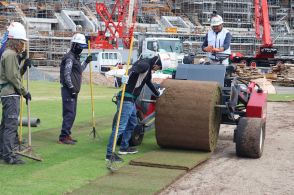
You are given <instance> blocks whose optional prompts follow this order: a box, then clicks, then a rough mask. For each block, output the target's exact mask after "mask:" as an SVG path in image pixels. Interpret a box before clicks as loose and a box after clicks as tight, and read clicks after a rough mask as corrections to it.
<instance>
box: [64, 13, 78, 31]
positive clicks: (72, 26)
mask: <svg viewBox="0 0 294 195" xmlns="http://www.w3.org/2000/svg"><path fill="white" fill-rule="evenodd" d="M70 13H71V11H67V10H62V11H61V14H60V16H61V17H62V19H63V20H64V21H65V22H66V25H67V26H68V27H69V28H70V29H71V30H72V31H74V32H75V31H77V25H76V24H75V23H74V21H73V20H72V19H71V18H70V17H69V14H70Z"/></svg>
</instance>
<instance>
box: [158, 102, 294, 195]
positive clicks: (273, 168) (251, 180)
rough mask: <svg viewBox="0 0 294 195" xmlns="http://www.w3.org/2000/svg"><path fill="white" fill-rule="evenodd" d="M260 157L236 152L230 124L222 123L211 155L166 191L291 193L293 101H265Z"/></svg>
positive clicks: (293, 178)
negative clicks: (264, 135) (262, 146)
mask: <svg viewBox="0 0 294 195" xmlns="http://www.w3.org/2000/svg"><path fill="white" fill-rule="evenodd" d="M267 113H268V115H267V124H266V138H265V146H264V152H263V156H262V157H261V158H260V159H244V158H238V157H236V155H235V144H234V143H233V141H232V140H233V127H231V126H225V125H224V126H222V127H221V130H220V136H219V139H218V146H217V149H216V151H215V152H214V154H213V155H212V157H211V158H210V159H209V160H208V161H206V162H204V163H203V164H202V165H200V166H198V167H196V168H194V169H193V170H192V171H191V172H189V173H188V174H186V175H185V176H184V177H182V178H181V179H180V180H178V181H176V182H175V183H174V184H173V185H171V186H170V187H168V188H167V189H166V190H165V191H163V192H162V193H161V195H166V194H205V195H210V194H213V195H215V194H224V195H233V194H234V195H235V194H238V195H241V194H246V195H247V194H248V195H249V194H250V195H251V194H264V195H271V194H273V195H276V194H279V195H280V194H283V195H284V194H289V195H290V194H291V195H293V194H294V102H289V103H268V112H267Z"/></svg>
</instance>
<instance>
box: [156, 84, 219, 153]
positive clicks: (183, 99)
mask: <svg viewBox="0 0 294 195" xmlns="http://www.w3.org/2000/svg"><path fill="white" fill-rule="evenodd" d="M162 87H165V88H166V90H165V93H164V94H163V95H162V96H161V97H160V98H159V99H158V100H157V102H156V117H155V129H156V131H155V132H156V141H157V144H158V145H159V146H160V147H163V148H176V149H191V150H203V151H213V150H214V149H215V147H216V143H217V138H218V132H219V128H220V120H221V113H220V108H217V107H216V105H217V104H220V103H221V90H220V87H219V85H218V83H216V82H206V81H205V82H202V81H190V80H189V81H188V80H172V79H167V80H165V81H164V82H163V83H162Z"/></svg>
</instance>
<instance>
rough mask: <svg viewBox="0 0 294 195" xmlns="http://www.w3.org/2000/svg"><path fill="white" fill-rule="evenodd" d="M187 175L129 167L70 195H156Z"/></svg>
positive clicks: (169, 170) (167, 170) (155, 169)
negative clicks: (155, 194)
mask: <svg viewBox="0 0 294 195" xmlns="http://www.w3.org/2000/svg"><path fill="white" fill-rule="evenodd" d="M185 173H186V171H184V170H171V169H161V168H151V167H142V166H130V165H127V166H124V167H122V168H121V169H119V171H117V172H115V173H113V174H109V175H107V176H104V177H101V178H98V179H96V180H95V181H92V182H90V183H89V184H88V185H85V186H83V187H81V188H79V189H77V190H75V191H73V192H71V193H68V194H73V195H74V194H77V195H80V194H87V195H89V194H95V195H96V194H115V195H120V194H129V195H131V194H134V195H137V194H140V195H144V194H154V193H156V192H159V191H161V190H162V189H164V188H166V187H167V186H169V185H170V184H172V183H173V182H174V181H176V180H177V179H178V178H179V177H181V176H183V175H184V174H185Z"/></svg>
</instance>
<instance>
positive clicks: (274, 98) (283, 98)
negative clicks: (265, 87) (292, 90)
mask: <svg viewBox="0 0 294 195" xmlns="http://www.w3.org/2000/svg"><path fill="white" fill-rule="evenodd" d="M267 99H268V101H269V102H289V101H294V94H269V95H268V98H267Z"/></svg>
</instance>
